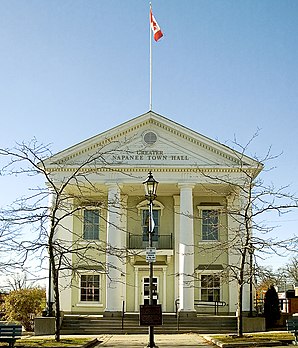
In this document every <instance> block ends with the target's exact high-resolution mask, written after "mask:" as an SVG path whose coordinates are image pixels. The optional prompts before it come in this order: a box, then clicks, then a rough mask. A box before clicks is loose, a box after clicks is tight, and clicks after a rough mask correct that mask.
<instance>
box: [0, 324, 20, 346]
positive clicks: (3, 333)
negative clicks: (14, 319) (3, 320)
mask: <svg viewBox="0 0 298 348" xmlns="http://www.w3.org/2000/svg"><path fill="white" fill-rule="evenodd" d="M21 336H22V326H21V325H16V324H0V342H7V343H9V347H11V348H13V347H14V344H15V341H16V340H17V339H18V338H21Z"/></svg>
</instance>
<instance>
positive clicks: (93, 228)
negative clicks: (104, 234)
mask: <svg viewBox="0 0 298 348" xmlns="http://www.w3.org/2000/svg"><path fill="white" fill-rule="evenodd" d="M83 236H84V239H87V240H96V239H99V210H98V209H85V210H84V232H83Z"/></svg>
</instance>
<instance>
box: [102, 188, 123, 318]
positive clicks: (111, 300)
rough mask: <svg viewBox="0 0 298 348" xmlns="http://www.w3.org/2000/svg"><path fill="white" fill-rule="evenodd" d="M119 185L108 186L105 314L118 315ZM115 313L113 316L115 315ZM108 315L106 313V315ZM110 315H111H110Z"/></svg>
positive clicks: (120, 281) (120, 287) (120, 291)
mask: <svg viewBox="0 0 298 348" xmlns="http://www.w3.org/2000/svg"><path fill="white" fill-rule="evenodd" d="M120 203H121V202H120V187H119V185H117V184H116V183H115V184H109V185H108V212H107V256H106V262H107V270H108V274H107V277H106V312H116V313H118V314H119V313H120V312H121V310H122V296H123V278H124V277H122V276H121V274H122V271H123V269H122V268H123V260H122V258H121V257H122V256H123V255H122V254H123V250H122V248H123V246H122V244H121V242H122V233H123V232H122V231H121V204H120ZM116 313H115V314H116ZM107 314H108V313H107ZM111 314H112V313H111Z"/></svg>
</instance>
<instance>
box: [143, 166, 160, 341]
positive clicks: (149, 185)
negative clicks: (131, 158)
mask: <svg viewBox="0 0 298 348" xmlns="http://www.w3.org/2000/svg"><path fill="white" fill-rule="evenodd" d="M143 184H144V187H145V197H146V198H147V200H148V201H149V226H148V227H149V231H148V234H149V248H152V234H153V231H154V221H153V211H152V209H153V201H154V199H155V198H156V191H157V186H158V181H156V180H155V179H154V177H153V175H152V173H151V171H150V172H149V174H148V178H147V179H146V180H145V181H144V182H143ZM149 305H150V306H152V305H153V261H152V260H151V261H149ZM147 347H156V345H155V343H154V326H153V325H150V326H149V343H148V346H147Z"/></svg>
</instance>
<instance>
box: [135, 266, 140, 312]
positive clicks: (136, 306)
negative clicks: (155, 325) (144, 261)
mask: <svg viewBox="0 0 298 348" xmlns="http://www.w3.org/2000/svg"><path fill="white" fill-rule="evenodd" d="M139 291H140V289H139V269H138V268H137V267H135V312H138V311H139V293H140V292H139Z"/></svg>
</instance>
